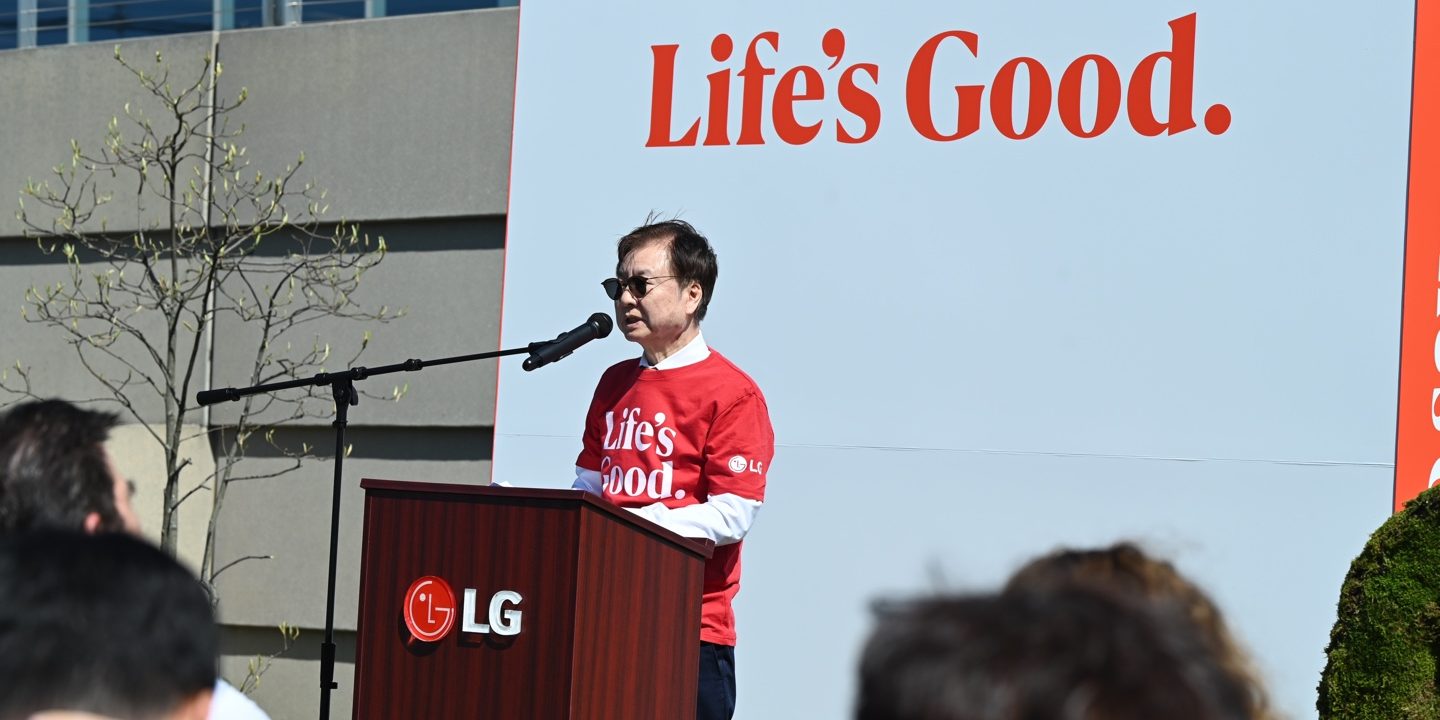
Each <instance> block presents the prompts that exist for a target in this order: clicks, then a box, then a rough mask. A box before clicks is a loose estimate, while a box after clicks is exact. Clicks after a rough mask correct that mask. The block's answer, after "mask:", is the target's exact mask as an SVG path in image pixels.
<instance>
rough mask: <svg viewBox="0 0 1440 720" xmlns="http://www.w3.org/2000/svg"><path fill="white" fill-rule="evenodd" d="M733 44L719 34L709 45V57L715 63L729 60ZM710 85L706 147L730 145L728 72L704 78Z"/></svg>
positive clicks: (719, 72) (715, 73)
mask: <svg viewBox="0 0 1440 720" xmlns="http://www.w3.org/2000/svg"><path fill="white" fill-rule="evenodd" d="M734 51H735V43H734V41H732V40H731V39H730V36H729V35H726V34H725V33H720V34H719V35H716V36H715V40H714V41H712V42H711V43H710V57H712V58H715V62H725V61H726V60H729V59H730V53H732V52H734ZM705 79H706V80H707V81H709V83H710V127H709V128H708V129H707V130H706V131H705V144H706V145H729V144H730V129H729V125H730V70H728V69H722V70H716V71H715V72H713V73H710V74H709V75H706V76H705Z"/></svg>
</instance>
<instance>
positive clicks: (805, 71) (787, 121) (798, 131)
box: [770, 65, 825, 145]
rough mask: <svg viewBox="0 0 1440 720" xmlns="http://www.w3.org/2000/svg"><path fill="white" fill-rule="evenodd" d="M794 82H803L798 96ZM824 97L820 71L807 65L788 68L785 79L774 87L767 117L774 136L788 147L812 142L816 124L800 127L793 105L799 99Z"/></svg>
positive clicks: (818, 124) (820, 98) (817, 126)
mask: <svg viewBox="0 0 1440 720" xmlns="http://www.w3.org/2000/svg"><path fill="white" fill-rule="evenodd" d="M796 79H803V80H804V81H805V90H804V92H803V93H801V94H798V95H797V94H796V93H795V81H796ZM824 98H825V86H824V85H823V84H822V83H821V81H820V71H819V70H816V69H815V68H812V67H810V66H809V65H801V66H799V67H794V68H791V69H790V71H789V72H787V73H785V76H784V77H782V78H780V86H779V87H777V88H775V101H774V104H773V105H772V106H771V108H770V110H771V114H773V115H774V121H775V134H776V135H779V136H780V139H781V140H784V141H785V142H787V143H790V144H791V145H804V144H805V143H808V142H810V141H811V140H814V139H815V136H816V135H819V134H820V123H818V122H817V123H814V124H811V125H803V124H801V123H800V121H799V120H796V119H795V103H796V102H798V101H801V100H823V99H824Z"/></svg>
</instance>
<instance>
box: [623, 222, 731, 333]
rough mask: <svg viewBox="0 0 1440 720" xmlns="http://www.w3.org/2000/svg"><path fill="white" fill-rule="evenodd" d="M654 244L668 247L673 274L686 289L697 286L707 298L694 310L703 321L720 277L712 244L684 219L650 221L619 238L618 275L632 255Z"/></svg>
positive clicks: (701, 300) (696, 316) (696, 315)
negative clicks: (689, 286)
mask: <svg viewBox="0 0 1440 720" xmlns="http://www.w3.org/2000/svg"><path fill="white" fill-rule="evenodd" d="M652 243H661V244H663V245H665V247H666V249H667V250H668V251H669V254H670V265H671V268H670V272H669V273H667V274H673V275H674V276H675V278H676V281H677V282H678V283H679V284H680V285H682V286H684V285H688V284H690V283H696V284H698V285H699V286H700V289H701V291H702V292H703V293H704V296H703V297H701V298H700V307H699V309H697V310H696V311H695V319H696V320H704V319H705V312H706V310H707V309H709V307H710V298H711V296H713V295H714V294H715V278H716V277H717V276H718V275H719V272H720V270H719V264H718V263H717V262H716V259H715V250H714V248H712V247H710V241H709V240H707V239H706V238H705V236H704V235H701V234H700V231H698V230H696V229H695V227H694V226H692V225H691V224H690V223H688V222H685V221H684V220H661V221H658V222H650V223H647V224H645V225H641V226H640V227H637V228H635V229H634V230H631V231H630V232H629V233H626V234H625V236H624V237H622V238H620V243H619V246H618V247H617V248H616V254H617V257H616V273H617V274H619V272H620V265H621V264H623V263H624V262H625V258H626V257H629V255H630V253H633V252H635V251H636V250H639V249H640V248H642V247H646V246H648V245H650V244H652Z"/></svg>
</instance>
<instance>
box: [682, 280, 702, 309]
mask: <svg viewBox="0 0 1440 720" xmlns="http://www.w3.org/2000/svg"><path fill="white" fill-rule="evenodd" d="M704 298H705V288H702V287H700V283H698V282H692V283H690V287H688V288H686V289H685V304H686V305H689V306H690V312H692V313H693V312H697V311H698V310H699V309H700V301H701V300H702V299H704Z"/></svg>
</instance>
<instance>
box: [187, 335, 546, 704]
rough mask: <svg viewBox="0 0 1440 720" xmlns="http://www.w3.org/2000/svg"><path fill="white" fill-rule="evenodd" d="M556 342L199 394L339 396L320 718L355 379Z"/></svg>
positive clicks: (206, 397) (330, 670) (331, 669)
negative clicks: (314, 389) (313, 389)
mask: <svg viewBox="0 0 1440 720" xmlns="http://www.w3.org/2000/svg"><path fill="white" fill-rule="evenodd" d="M552 342H554V341H553V340H552V341H547V342H533V343H530V344H529V345H527V346H525V347H523V348H512V349H510V350H498V351H495V352H483V353H475V354H473V355H457V356H455V357H448V358H441V359H439V360H415V359H410V360H406V361H405V362H403V363H396V364H394V365H382V366H380V367H377V368H366V367H354V368H350V369H348V370H345V371H342V372H335V373H320V374H318V375H315V376H312V377H308V378H302V379H299V380H286V381H284V382H277V383H269V384H266V385H255V386H252V387H246V388H220V389H216V390H202V391H200V392H199V393H198V394H196V396H195V402H196V403H198V404H200V405H212V404H214V403H218V402H228V401H231V400H239V399H240V398H242V397H245V396H247V395H258V394H260V393H273V392H275V391H277V390H289V389H290V388H297V387H307V386H321V385H329V386H330V393H331V395H333V396H334V398H335V422H334V423H331V424H332V425H334V427H335V488H334V490H333V491H332V493H331V501H330V575H329V578H328V584H327V587H326V590H325V642H324V643H322V644H321V645H320V720H329V717H330V691H331V690H334V689H336V688H338V687H339V685H337V684H336V682H335V555H336V551H337V550H338V548H339V545H340V478H341V473H342V471H343V468H344V463H345V426H346V425H347V424H348V420H349V411H350V406H351V405H359V404H360V395H359V393H357V392H356V391H355V381H356V380H364V379H365V378H368V377H373V376H375V375H386V374H389V373H394V372H401V371H405V372H415V371H418V370H422V369H424V368H427V367H433V366H435V365H449V364H451V363H461V362H470V361H473V360H489V359H491V358H497V357H503V356H506V355H519V354H521V353H530V354H532V355H533V354H534V353H535V352H537V351H538V350H540V349H541V348H543V347H545V346H547V345H550V344H551V343H552Z"/></svg>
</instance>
